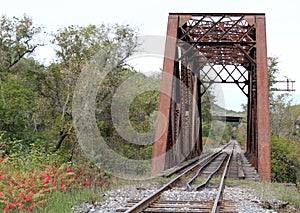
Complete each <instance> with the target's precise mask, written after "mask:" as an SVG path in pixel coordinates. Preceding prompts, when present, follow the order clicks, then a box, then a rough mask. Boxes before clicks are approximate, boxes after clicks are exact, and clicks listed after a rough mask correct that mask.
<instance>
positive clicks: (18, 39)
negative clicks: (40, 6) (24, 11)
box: [0, 15, 41, 74]
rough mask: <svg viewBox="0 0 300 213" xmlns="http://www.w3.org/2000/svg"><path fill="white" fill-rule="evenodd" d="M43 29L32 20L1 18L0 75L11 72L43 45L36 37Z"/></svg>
mask: <svg viewBox="0 0 300 213" xmlns="http://www.w3.org/2000/svg"><path fill="white" fill-rule="evenodd" d="M40 32H41V28H40V27H37V26H35V25H34V24H33V22H32V20H31V18H29V17H28V16H26V15H24V16H23V17H22V18H17V17H13V18H8V17H6V16H4V15H2V16H1V18H0V73H1V74H3V73H5V72H8V71H10V70H11V69H12V68H13V66H14V65H16V64H17V63H18V62H19V61H20V60H21V59H22V58H23V57H24V56H26V55H27V54H30V53H32V52H33V51H34V50H35V49H36V48H37V47H38V46H40V45H41V44H39V43H38V41H37V39H36V37H37V35H38V34H39V33H40Z"/></svg>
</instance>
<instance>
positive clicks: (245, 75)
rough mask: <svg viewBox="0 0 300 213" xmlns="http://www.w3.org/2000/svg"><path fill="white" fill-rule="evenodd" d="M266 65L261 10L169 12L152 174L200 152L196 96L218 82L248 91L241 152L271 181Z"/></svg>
mask: <svg viewBox="0 0 300 213" xmlns="http://www.w3.org/2000/svg"><path fill="white" fill-rule="evenodd" d="M267 66H268V65H267V47H266V23H265V15H264V14H252V13H251V14H249V13H247V14H244V13H230V14H229V13H170V14H169V18H168V27H167V38H166V44H165V55H164V63H163V73H162V83H161V92H160V102H159V105H158V110H159V112H160V113H159V117H158V121H157V127H156V128H157V129H156V141H155V143H154V151H153V161H152V174H153V175H155V174H158V173H159V172H161V171H163V170H165V169H168V168H170V167H172V166H174V165H176V164H178V163H179V162H182V161H184V160H186V159H189V158H192V157H195V156H199V155H200V154H201V153H202V151H203V145H202V113H201V110H202V106H201V98H202V97H203V95H204V94H205V93H206V92H207V91H208V89H209V88H210V87H211V86H212V85H214V84H216V83H220V84H235V85H236V86H237V89H240V90H241V91H242V93H243V94H244V95H245V96H246V97H247V100H248V113H247V153H246V154H247V156H248V157H249V159H250V160H251V162H252V165H253V166H254V167H255V168H256V169H257V171H258V173H259V175H260V178H261V180H264V181H270V180H271V162H270V124H269V120H270V119H269V99H268V93H269V88H268V67H267Z"/></svg>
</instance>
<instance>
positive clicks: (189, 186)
mask: <svg viewBox="0 0 300 213" xmlns="http://www.w3.org/2000/svg"><path fill="white" fill-rule="evenodd" d="M221 154H222V153H221V152H220V153H218V154H217V155H215V156H214V157H212V158H211V159H210V160H209V161H207V162H206V163H205V164H204V165H203V166H201V167H200V168H199V169H198V171H197V173H196V174H195V175H194V176H193V177H192V178H191V179H190V180H189V182H187V184H186V186H187V188H188V190H189V191H191V190H192V186H191V185H192V184H193V183H194V182H195V180H196V179H197V177H198V176H199V175H200V173H201V172H202V171H203V170H204V169H205V168H206V167H207V166H208V165H209V164H210V163H211V162H212V161H213V160H214V159H216V158H217V157H219V156H220V155H221Z"/></svg>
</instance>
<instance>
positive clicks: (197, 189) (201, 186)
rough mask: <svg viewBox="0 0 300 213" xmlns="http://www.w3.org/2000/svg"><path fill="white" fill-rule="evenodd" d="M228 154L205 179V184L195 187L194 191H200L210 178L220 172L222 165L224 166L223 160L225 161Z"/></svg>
mask: <svg viewBox="0 0 300 213" xmlns="http://www.w3.org/2000/svg"><path fill="white" fill-rule="evenodd" d="M227 157H228V154H226V156H225V157H224V158H223V159H222V161H221V163H220V164H219V166H218V167H217V168H216V169H215V170H214V171H213V172H212V173H211V174H210V175H209V176H208V177H207V178H206V180H205V182H204V183H202V184H201V185H199V186H197V187H196V188H195V191H200V190H201V189H202V188H204V187H206V186H207V185H208V183H209V181H210V180H211V178H212V177H213V176H214V175H215V174H216V173H217V172H218V171H220V169H221V167H222V165H223V164H224V162H225V160H226V159H227Z"/></svg>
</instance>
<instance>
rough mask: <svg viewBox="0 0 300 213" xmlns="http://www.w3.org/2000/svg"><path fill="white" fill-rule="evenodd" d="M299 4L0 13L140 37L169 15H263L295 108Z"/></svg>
mask: <svg viewBox="0 0 300 213" xmlns="http://www.w3.org/2000/svg"><path fill="white" fill-rule="evenodd" d="M299 5H300V3H298V1H296V0H287V1H281V0H273V1H271V0H251V1H245V0H244V1H243V0H230V1H229V0H228V1H226V0H215V1H214V0H211V1H203V0H188V1H179V0H172V1H171V0H151V1H148V0H140V1H137V0H127V1H125V0H122V1H121V0H118V1H117V0H106V1H101V0H85V1H76V0H51V1H46V0H45V1H42V0H26V1H24V0H16V1H13V0H10V1H6V0H5V1H4V0H2V2H1V7H0V14H1V15H3V14H6V15H8V16H22V15H23V14H24V13H26V14H27V15H29V16H30V17H32V19H33V21H34V22H35V23H36V24H39V25H43V26H44V27H45V28H46V29H47V30H49V31H55V30H56V29H58V28H60V27H64V26H68V25H71V24H77V25H88V24H102V23H111V24H112V23H119V24H129V25H130V26H131V27H134V28H136V29H139V34H140V35H161V36H164V35H165V33H166V27H167V18H168V13H169V12H193V13H198V12H199V13H206V12H207V13H212V12H234V13H243V12H248V13H266V21H267V43H268V56H277V57H278V58H279V62H280V63H279V68H280V70H281V77H282V78H283V76H288V77H289V78H290V79H292V80H296V81H297V82H296V85H295V89H296V90H297V91H296V92H293V93H292V94H293V97H294V102H295V103H297V104H300V69H299V66H298V65H297V63H298V61H300V60H299V58H298V55H299V50H300V40H299V37H300V27H299V22H298V20H299V17H298V16H299V15H297V14H299V10H300V6H299ZM37 56H38V57H39V59H40V60H43V59H44V58H45V59H46V60H49V59H51V58H53V52H52V53H51V52H49V51H48V50H47V51H45V49H44V50H40V51H39V52H38V53H37ZM230 97H232V95H231V96H229V97H228V98H227V96H226V97H225V100H226V102H227V103H231V105H230V104H226V105H228V108H232V109H236V110H238V109H239V108H240V107H239V105H240V103H239V102H238V101H236V100H234V99H232V100H230ZM235 99H236V98H235ZM244 101H245V100H244ZM233 102H234V104H233ZM229 105H230V106H229Z"/></svg>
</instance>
